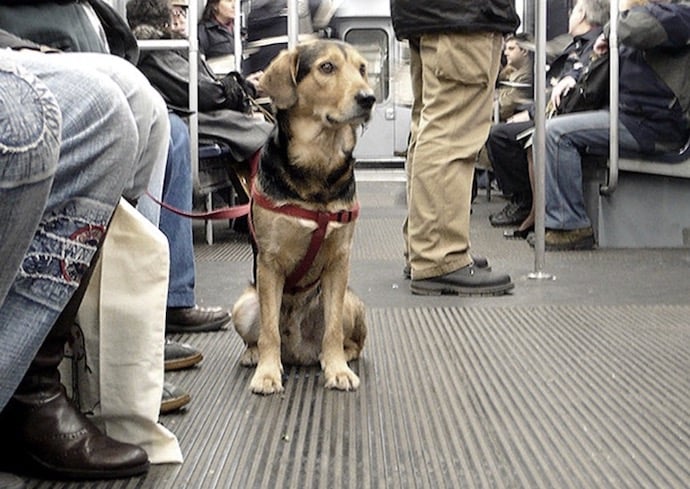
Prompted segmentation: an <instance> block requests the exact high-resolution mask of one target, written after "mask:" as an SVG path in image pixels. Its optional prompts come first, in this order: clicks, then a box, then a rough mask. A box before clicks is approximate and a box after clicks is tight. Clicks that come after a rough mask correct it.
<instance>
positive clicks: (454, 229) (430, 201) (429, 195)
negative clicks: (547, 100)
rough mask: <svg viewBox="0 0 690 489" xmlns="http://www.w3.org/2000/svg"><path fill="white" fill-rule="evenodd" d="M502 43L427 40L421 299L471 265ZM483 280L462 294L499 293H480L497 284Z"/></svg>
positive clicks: (419, 224) (415, 200) (474, 37)
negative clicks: (440, 280)
mask: <svg viewBox="0 0 690 489" xmlns="http://www.w3.org/2000/svg"><path fill="white" fill-rule="evenodd" d="M501 42H502V41H501V36H500V35H498V34H491V33H473V34H452V35H429V36H423V37H422V39H421V43H420V59H421V63H422V65H423V69H422V77H423V82H422V95H421V97H422V109H421V113H420V120H419V127H418V129H417V136H416V139H415V148H414V153H413V154H412V155H408V163H409V164H410V169H409V170H408V171H409V175H410V182H409V202H408V209H409V212H408V236H409V239H408V241H409V250H410V264H411V266H412V279H413V280H412V283H411V289H412V291H413V292H415V293H426V292H425V291H424V290H421V289H420V287H421V286H422V285H423V284H421V282H425V281H426V280H425V279H430V278H435V277H440V276H442V275H445V274H449V273H452V272H456V271H458V270H460V269H462V268H465V267H467V266H468V265H471V264H472V257H471V256H470V254H469V248H470V240H469V220H470V200H471V187H472V180H473V173H474V162H475V160H476V156H477V152H478V151H479V150H480V149H481V146H482V143H483V141H485V140H486V137H487V135H488V132H489V127H490V124H491V100H492V96H493V95H492V94H493V85H492V81H491V80H494V79H495V76H496V74H497V71H498V65H499V58H500V50H501ZM469 67H471V68H472V69H469ZM472 275H474V274H472ZM480 275H481V277H482V280H480V281H478V282H477V283H474V284H466V285H468V287H467V288H465V290H463V291H462V293H471V290H475V291H476V293H493V292H494V291H493V290H491V291H489V290H483V291H481V292H480V291H479V289H481V288H482V287H483V286H484V285H486V284H485V283H483V284H480V283H479V282H482V281H483V279H486V280H487V281H489V282H490V281H492V280H493V279H492V278H491V277H492V275H491V274H490V272H487V271H485V272H483V273H482V274H480ZM504 281H507V282H508V283H509V282H510V278H509V277H507V276H501V277H500V279H499V282H504ZM503 285H506V284H503ZM475 287H476V288H475ZM506 288H509V287H508V286H507V285H506ZM439 292H441V291H440V290H434V291H430V292H429V293H439ZM445 292H446V291H445V289H443V292H442V293H445ZM458 292H459V291H458V290H456V291H455V293H458ZM496 292H498V291H496Z"/></svg>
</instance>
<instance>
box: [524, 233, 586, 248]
mask: <svg viewBox="0 0 690 489" xmlns="http://www.w3.org/2000/svg"><path fill="white" fill-rule="evenodd" d="M535 241H536V236H535V235H534V234H531V235H530V236H528V238H527V242H528V243H529V245H530V246H532V247H534V243H535ZM592 248H594V231H593V230H592V228H591V227H586V228H579V229H547V230H546V233H545V235H544V249H545V250H546V251H574V250H591V249H592Z"/></svg>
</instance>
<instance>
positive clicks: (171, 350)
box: [165, 338, 204, 372]
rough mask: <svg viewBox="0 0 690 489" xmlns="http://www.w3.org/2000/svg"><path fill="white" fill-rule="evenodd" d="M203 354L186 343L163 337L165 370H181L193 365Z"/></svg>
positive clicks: (202, 357) (201, 358)
mask: <svg viewBox="0 0 690 489" xmlns="http://www.w3.org/2000/svg"><path fill="white" fill-rule="evenodd" d="M203 359H204V356H203V355H202V354H201V352H200V351H199V350H197V349H196V348H194V347H193V346H191V345H189V344H187V343H178V342H177V341H172V340H171V339H169V338H165V371H166V372H170V371H171V370H181V369H183V368H189V367H193V366H194V365H196V364H197V363H199V362H200V361H201V360H203Z"/></svg>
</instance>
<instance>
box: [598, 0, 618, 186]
mask: <svg viewBox="0 0 690 489" xmlns="http://www.w3.org/2000/svg"><path fill="white" fill-rule="evenodd" d="M618 12H619V8H618V2H616V1H613V2H611V21H610V23H609V26H610V30H609V70H610V71H609V97H610V100H609V116H610V121H611V122H610V125H611V128H610V130H609V171H608V178H607V180H606V183H605V184H604V185H601V186H600V187H599V193H600V194H601V195H611V194H612V193H613V192H614V190H616V187H618V157H619V154H618V79H619V76H620V75H619V61H620V60H619V58H618Z"/></svg>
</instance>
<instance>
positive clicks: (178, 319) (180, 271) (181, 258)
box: [159, 114, 230, 362]
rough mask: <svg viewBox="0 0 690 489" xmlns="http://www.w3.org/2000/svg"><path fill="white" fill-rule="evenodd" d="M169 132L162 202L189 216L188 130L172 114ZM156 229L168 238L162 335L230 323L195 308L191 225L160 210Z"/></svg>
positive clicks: (169, 352)
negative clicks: (165, 311) (168, 272)
mask: <svg viewBox="0 0 690 489" xmlns="http://www.w3.org/2000/svg"><path fill="white" fill-rule="evenodd" d="M170 129H171V133H170V146H169V149H168V159H167V163H166V170H165V183H164V186H163V201H164V202H165V203H166V204H169V205H170V206H172V207H175V208H177V209H180V210H183V211H186V212H189V211H191V210H192V192H193V188H192V186H193V182H192V170H191V161H190V151H189V132H188V131H189V130H188V128H187V125H186V124H185V123H184V122H183V121H182V119H180V118H179V117H178V116H176V115H174V114H171V115H170ZM159 228H160V230H161V231H162V232H163V234H165V236H166V237H167V238H168V244H169V246H170V281H169V285H168V309H167V316H166V327H165V329H166V332H168V333H189V332H201V331H217V330H219V329H221V328H222V327H223V326H224V325H225V324H227V323H228V322H229V321H230V313H229V312H228V311H227V310H225V309H222V308H220V307H200V306H197V305H196V300H195V297H194V281H195V277H196V271H195V264H194V241H193V236H192V221H191V220H190V219H189V218H187V217H183V216H180V215H179V214H176V213H174V212H171V211H169V210H167V209H162V210H161V219H160V224H159ZM175 348H176V347H175V345H174V344H172V343H170V342H168V343H167V344H166V362H167V361H168V359H169V358H171V357H172V356H173V355H174V352H175ZM187 350H189V349H188V348H187ZM187 356H188V357H190V356H194V357H197V358H198V353H197V352H189V351H187Z"/></svg>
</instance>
